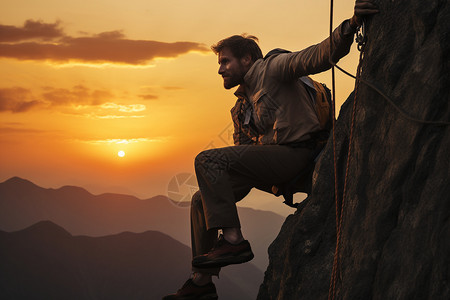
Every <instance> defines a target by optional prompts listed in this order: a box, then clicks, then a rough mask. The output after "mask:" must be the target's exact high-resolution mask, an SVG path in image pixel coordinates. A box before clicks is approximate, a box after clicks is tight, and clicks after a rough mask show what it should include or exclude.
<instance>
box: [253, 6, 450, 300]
mask: <svg viewBox="0 0 450 300" xmlns="http://www.w3.org/2000/svg"><path fill="white" fill-rule="evenodd" d="M377 4H378V5H379V8H380V13H379V14H378V15H376V16H374V17H373V18H372V19H371V20H369V21H370V22H368V23H367V25H368V26H367V34H368V38H369V40H368V42H367V46H366V50H365V58H364V61H363V73H362V78H363V79H365V80H367V81H369V82H371V83H373V84H375V85H376V86H377V87H378V88H379V89H380V90H382V91H383V92H384V93H385V94H386V95H388V96H389V97H390V98H391V99H392V100H393V101H394V103H395V104H396V105H397V106H399V107H400V108H401V109H402V110H403V111H404V112H407V114H408V115H410V116H413V117H415V118H419V119H424V120H434V121H445V122H450V110H449V100H450V97H449V90H450V80H449V79H450V78H449V77H450V76H449V75H450V74H449V73H450V58H449V55H450V22H449V21H448V20H450V5H449V3H448V1H447V0H430V1H422V0H411V1H406V2H405V1H393V0H392V1H387V0H385V1H377ZM356 101H357V110H356V125H355V129H354V135H353V144H352V146H351V147H352V155H351V157H350V168H349V171H348V184H347V197H346V198H345V199H344V215H343V224H342V237H341V244H340V261H341V263H340V268H339V269H340V276H338V281H337V284H336V299H351V300H354V299H450V282H449V280H450V258H449V257H450V218H449V216H450V163H449V160H450V126H448V125H447V126H437V125H433V124H423V123H420V122H414V121H411V120H408V119H407V118H405V117H404V116H402V115H401V114H400V113H399V112H398V111H397V110H396V109H395V108H394V107H393V106H392V105H391V104H389V103H388V102H387V101H386V100H385V99H383V98H382V97H381V96H380V95H379V94H378V93H377V92H375V91H374V90H373V89H371V88H369V87H368V86H367V85H364V84H361V85H360V87H359V92H358V97H357V100H356ZM352 102H353V100H352V98H351V97H349V99H348V100H347V102H346V103H345V104H344V106H343V107H342V109H341V112H340V116H339V120H338V122H337V126H336V137H337V139H336V141H337V146H336V150H337V158H338V160H337V166H338V172H337V174H338V179H339V180H338V190H339V193H340V194H341V193H342V189H343V182H344V174H345V166H346V160H347V153H348V144H349V143H348V140H349V133H350V127H351V126H350V124H351V110H352V104H353V103H352ZM335 207H336V206H335V200H334V172H333V148H332V143H331V141H329V143H328V145H327V146H326V148H325V151H324V153H323V155H322V158H321V160H320V162H319V164H318V165H317V166H316V170H315V180H314V185H313V192H312V194H311V196H310V198H309V200H308V202H307V203H306V204H305V205H304V206H303V207H302V208H301V209H299V210H298V211H297V212H296V213H295V214H294V215H291V216H289V217H288V218H287V219H286V221H285V223H284V225H283V227H282V229H281V232H280V234H279V235H278V237H277V238H276V240H275V241H274V242H273V243H272V245H271V246H270V248H269V256H270V264H269V267H268V269H267V271H266V274H265V279H264V283H263V284H262V285H261V288H260V291H259V295H258V299H260V300H265V299H285V300H286V299H292V300H294V299H295V300H298V299H308V300H310V299H313V300H316V299H327V298H328V294H329V286H330V278H331V271H332V266H333V256H334V250H335V245H336V225H335V219H336V217H335V209H336V208H335Z"/></svg>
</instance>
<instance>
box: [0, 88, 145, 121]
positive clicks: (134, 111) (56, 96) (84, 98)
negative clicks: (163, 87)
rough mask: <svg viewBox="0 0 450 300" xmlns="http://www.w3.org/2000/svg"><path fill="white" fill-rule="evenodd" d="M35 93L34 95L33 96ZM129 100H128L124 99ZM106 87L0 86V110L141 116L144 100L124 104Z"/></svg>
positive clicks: (95, 117) (87, 115)
mask: <svg viewBox="0 0 450 300" xmlns="http://www.w3.org/2000/svg"><path fill="white" fill-rule="evenodd" d="M35 94H38V96H35ZM127 101H129V100H127ZM120 102H123V101H121V100H120V99H117V97H116V96H115V95H114V94H113V93H112V92H109V91H106V90H101V89H90V88H88V87H86V86H83V85H76V86H74V87H72V88H71V89H66V88H54V87H44V88H43V90H42V92H40V93H33V92H32V91H31V90H29V89H25V88H22V87H14V88H3V89H0V112H13V113H23V112H27V111H31V110H36V109H58V110H59V111H60V112H63V113H65V114H70V115H77V116H83V117H87V118H94V119H122V118H143V117H144V115H142V113H143V112H144V111H145V110H146V109H147V108H146V106H145V105H144V104H139V103H132V104H124V103H120Z"/></svg>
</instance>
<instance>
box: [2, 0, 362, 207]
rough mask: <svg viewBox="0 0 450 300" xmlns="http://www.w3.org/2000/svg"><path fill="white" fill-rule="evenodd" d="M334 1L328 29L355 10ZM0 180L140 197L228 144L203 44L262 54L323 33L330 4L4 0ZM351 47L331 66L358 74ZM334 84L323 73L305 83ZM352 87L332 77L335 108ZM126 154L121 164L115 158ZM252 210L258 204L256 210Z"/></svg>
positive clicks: (224, 97)
mask: <svg viewBox="0 0 450 300" xmlns="http://www.w3.org/2000/svg"><path fill="white" fill-rule="evenodd" d="M353 5H354V1H353V0H341V1H335V14H334V18H335V22H334V23H335V24H334V25H335V26H337V25H338V24H339V23H340V22H341V21H342V20H344V19H345V18H349V17H351V16H352V13H353ZM0 7H1V9H0V68H1V72H0V143H1V148H0V180H1V181H4V180H6V179H8V178H10V177H12V176H19V177H22V178H25V179H28V180H31V181H33V182H34V183H36V184H38V185H41V186H43V187H54V188H57V187H60V186H62V185H77V186H82V187H85V188H87V189H88V190H89V191H91V192H93V193H102V192H122V193H128V194H133V195H136V196H138V197H140V198H149V197H151V196H155V195H158V194H166V195H167V189H168V184H169V182H170V180H171V179H172V178H173V177H174V176H176V175H177V174H181V173H187V174H191V173H193V159H194V157H195V155H196V154H197V153H198V152H200V151H202V150H204V149H206V148H211V147H221V146H228V145H231V144H232V139H231V135H230V134H231V132H232V131H231V130H232V127H231V125H232V124H231V119H230V113H229V110H230V108H231V107H232V106H233V105H234V102H235V97H234V95H233V91H234V90H225V89H224V88H223V85H222V80H221V78H220V77H219V76H218V74H217V69H218V64H217V58H216V56H215V55H214V54H213V53H212V52H211V51H210V48H209V47H210V45H211V44H213V43H215V42H217V41H218V40H220V39H222V38H224V37H227V36H230V35H233V34H240V33H249V34H252V35H256V36H257V37H258V38H259V39H260V46H261V49H262V51H263V53H266V52H268V51H269V50H271V49H273V48H277V47H279V48H286V49H290V50H300V49H303V48H305V47H307V46H309V45H312V44H315V43H318V42H320V41H321V40H323V39H324V38H326V37H327V36H328V27H329V23H328V22H329V1H325V0H317V1H307V0H297V1H294V0H281V1H266V0H258V1H256V0H249V1H242V0H241V1H235V0H231V1H215V0H194V1H186V0H160V1H154V0H145V1H144V0H127V1H111V0H109V1H106V0H88V1H87V0H77V1H69V0H66V1H61V0H40V1H35V0H2V2H1V6H0ZM357 58H358V51H357V50H356V46H355V45H353V47H352V51H351V54H350V55H349V56H347V57H346V58H344V59H343V60H341V62H340V65H341V66H342V67H344V68H345V69H347V70H348V71H350V72H351V73H355V70H356V65H357ZM314 78H315V79H317V80H319V81H321V82H324V83H326V84H327V85H328V86H331V72H330V71H328V72H325V73H322V74H320V75H316V76H314ZM352 87H353V80H352V79H351V78H347V77H345V76H344V75H341V74H338V77H337V101H338V104H341V103H342V102H343V101H344V100H345V98H346V96H347V95H348V94H349V93H350V91H351V89H352ZM120 150H122V151H124V153H125V155H124V156H123V157H120V156H119V155H118V151H120ZM255 207H256V206H255Z"/></svg>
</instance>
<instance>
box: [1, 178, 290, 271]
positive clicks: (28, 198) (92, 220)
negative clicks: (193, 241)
mask: <svg viewBox="0 0 450 300" xmlns="http://www.w3.org/2000/svg"><path fill="white" fill-rule="evenodd" d="M238 211H239V216H240V219H241V224H242V231H243V233H244V236H245V238H246V239H248V240H249V241H250V243H251V244H252V249H254V252H255V258H254V260H253V263H254V264H255V265H256V266H257V267H258V268H259V269H260V270H265V269H266V267H267V265H268V255H267V248H268V246H269V245H270V243H271V242H272V241H273V240H274V239H275V237H276V236H277V234H278V232H279V230H280V228H281V225H282V223H283V221H284V218H283V217H281V216H280V215H277V214H275V213H273V212H267V211H261V210H254V209H251V208H246V207H238ZM46 220H48V221H51V222H54V223H55V224H58V225H59V226H61V227H63V228H64V229H65V230H67V231H68V232H70V233H71V234H73V235H88V236H93V237H95V236H104V235H111V234H117V233H120V232H123V231H130V232H135V233H139V232H144V231H148V230H154V231H160V232H162V233H165V234H167V235H169V236H171V237H173V238H174V239H176V240H178V241H180V242H182V243H183V244H185V245H187V246H190V225H189V224H190V223H189V208H188V207H187V208H186V207H182V206H177V205H175V204H174V202H172V201H171V200H170V199H168V198H167V197H166V196H156V197H153V198H150V199H146V200H141V199H138V198H136V197H134V196H130V195H122V194H101V195H93V194H91V193H89V192H88V191H87V190H85V189H83V188H80V187H75V186H63V187H61V188H58V189H52V188H42V187H40V186H37V185H35V184H34V183H32V182H30V181H28V180H25V179H22V178H19V177H13V178H10V179H8V180H6V181H5V182H2V183H0V230H4V231H17V230H21V229H24V228H26V227H28V226H31V225H33V224H35V223H37V222H39V221H46Z"/></svg>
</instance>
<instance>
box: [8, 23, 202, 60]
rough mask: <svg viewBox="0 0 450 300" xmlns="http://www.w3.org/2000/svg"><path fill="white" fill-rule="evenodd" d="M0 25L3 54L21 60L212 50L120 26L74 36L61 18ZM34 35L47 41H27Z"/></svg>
mask: <svg viewBox="0 0 450 300" xmlns="http://www.w3.org/2000/svg"><path fill="white" fill-rule="evenodd" d="M27 24H28V25H27ZM30 24H31V25H30ZM1 26H2V27H1V28H2V30H4V31H5V32H6V33H7V36H6V37H5V38H4V40H3V41H2V43H0V57H3V58H14V59H18V60H36V61H49V62H53V63H59V64H63V63H74V62H77V63H80V62H81V63H88V64H93V63H95V64H102V63H114V64H127V65H146V64H148V63H149V62H150V61H152V60H154V59H156V58H174V57H177V56H179V55H182V54H186V53H189V52H192V51H197V52H210V50H209V48H208V47H206V46H205V45H204V44H201V43H196V42H187V41H185V42H174V43H166V42H159V41H152V40H131V39H127V38H126V37H125V35H124V34H123V33H122V32H121V31H117V30H116V31H110V32H103V33H99V34H96V35H93V36H88V37H71V36H67V35H64V34H63V32H62V29H61V28H59V23H58V22H56V23H50V24H48V23H42V22H35V21H31V20H28V21H27V22H26V23H25V25H24V27H20V28H18V27H14V26H5V25H1ZM27 26H28V27H27ZM33 38H43V39H45V41H24V40H28V39H33ZM5 42H8V43H5ZM13 42H14V43H13Z"/></svg>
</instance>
